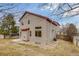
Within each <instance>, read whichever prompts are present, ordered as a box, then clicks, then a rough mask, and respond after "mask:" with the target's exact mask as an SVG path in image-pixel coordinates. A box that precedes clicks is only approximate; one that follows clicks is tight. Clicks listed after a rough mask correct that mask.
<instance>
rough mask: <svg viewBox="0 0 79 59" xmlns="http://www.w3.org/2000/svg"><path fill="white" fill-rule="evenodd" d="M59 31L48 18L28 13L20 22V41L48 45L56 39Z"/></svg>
mask: <svg viewBox="0 0 79 59" xmlns="http://www.w3.org/2000/svg"><path fill="white" fill-rule="evenodd" d="M58 29H59V26H58V25H56V24H54V23H52V22H51V21H49V20H47V18H46V17H43V16H40V15H37V14H32V13H29V12H27V13H26V14H25V15H24V16H23V17H22V19H21V20H20V39H21V40H25V41H31V42H35V43H39V44H40V43H42V44H46V43H49V42H52V41H53V40H54V39H55V38H56V34H57V31H58Z"/></svg>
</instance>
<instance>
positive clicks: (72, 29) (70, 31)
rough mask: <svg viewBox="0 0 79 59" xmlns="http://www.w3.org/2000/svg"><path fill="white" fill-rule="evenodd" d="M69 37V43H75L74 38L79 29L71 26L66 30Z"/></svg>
mask: <svg viewBox="0 0 79 59" xmlns="http://www.w3.org/2000/svg"><path fill="white" fill-rule="evenodd" d="M66 33H67V36H68V37H69V41H71V42H72V41H73V36H74V35H76V34H77V28H76V26H75V25H74V24H69V26H68V27H67V29H66Z"/></svg>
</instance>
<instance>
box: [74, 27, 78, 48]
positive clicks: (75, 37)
mask: <svg viewBox="0 0 79 59" xmlns="http://www.w3.org/2000/svg"><path fill="white" fill-rule="evenodd" d="M73 43H74V44H75V45H76V46H78V47H79V29H77V34H76V35H75V36H73Z"/></svg>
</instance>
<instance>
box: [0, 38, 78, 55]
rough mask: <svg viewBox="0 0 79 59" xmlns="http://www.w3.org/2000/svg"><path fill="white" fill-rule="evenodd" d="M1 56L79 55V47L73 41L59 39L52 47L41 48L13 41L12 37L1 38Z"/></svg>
mask: <svg viewBox="0 0 79 59" xmlns="http://www.w3.org/2000/svg"><path fill="white" fill-rule="evenodd" d="M0 55H1V56H33V55H34V56H39V55H40V56H41V55H42V56H49V55H50V56H56V55H62V56H64V55H66V56H68V55H79V48H78V47H76V46H74V45H73V44H72V43H70V42H67V41H63V40H58V41H57V42H56V43H55V46H54V45H53V46H51V48H50V47H49V48H40V47H39V46H35V45H30V44H17V43H13V42H12V39H1V40H0Z"/></svg>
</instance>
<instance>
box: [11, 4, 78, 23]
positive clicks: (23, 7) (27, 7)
mask: <svg viewBox="0 0 79 59" xmlns="http://www.w3.org/2000/svg"><path fill="white" fill-rule="evenodd" d="M39 5H41V3H25V4H17V6H16V7H15V8H13V9H12V10H11V12H12V11H13V12H16V11H17V12H19V11H31V12H33V13H37V14H41V15H44V16H47V17H49V18H51V19H54V20H55V21H57V22H59V23H60V24H67V23H74V24H76V25H77V24H79V15H77V16H74V17H67V18H59V17H58V16H56V15H52V16H51V15H50V14H51V11H50V10H47V9H44V10H42V9H40V8H39V7H38V6H39ZM17 14H18V15H19V17H17V18H15V19H16V21H17V22H18V20H19V18H20V17H21V16H22V15H23V13H20V14H19V13H17Z"/></svg>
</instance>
